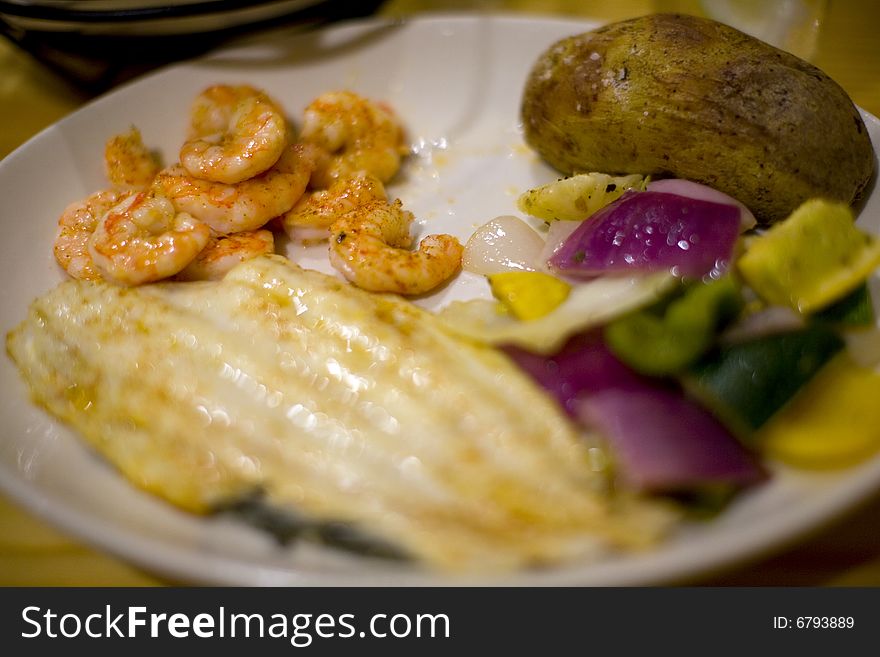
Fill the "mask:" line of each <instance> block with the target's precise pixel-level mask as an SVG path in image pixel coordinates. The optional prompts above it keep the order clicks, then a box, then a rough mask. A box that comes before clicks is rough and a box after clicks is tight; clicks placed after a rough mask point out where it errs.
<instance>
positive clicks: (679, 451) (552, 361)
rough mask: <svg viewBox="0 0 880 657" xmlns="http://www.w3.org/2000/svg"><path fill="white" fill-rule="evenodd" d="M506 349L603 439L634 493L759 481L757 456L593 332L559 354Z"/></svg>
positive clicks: (675, 389) (693, 404)
mask: <svg viewBox="0 0 880 657" xmlns="http://www.w3.org/2000/svg"><path fill="white" fill-rule="evenodd" d="M505 351H506V352H507V354H508V355H509V356H510V357H511V358H512V359H513V360H514V361H515V362H516V363H517V364H518V365H519V366H520V367H521V368H522V369H523V370H524V371H525V372H527V373H528V374H529V375H531V376H532V377H533V378H534V379H535V381H536V382H537V383H538V384H539V385H541V386H542V387H543V388H544V389H545V390H547V392H548V393H550V394H551V395H553V396H554V397H555V398H556V399H557V400H558V401H559V403H560V404H562V406H563V408H565V410H566V411H567V412H568V413H569V414H570V415H572V416H573V417H574V418H575V419H576V420H578V421H580V422H581V423H582V424H584V425H585V426H588V427H590V428H594V429H597V430H598V431H599V432H600V433H601V434H602V435H603V437H604V438H605V439H606V440H607V441H608V443H609V445H610V447H611V450H612V452H613V454H614V457H615V462H616V463H617V467H618V470H619V473H620V476H621V477H622V478H623V479H624V480H625V481H626V482H627V484H628V485H631V486H633V487H634V488H636V489H637V490H642V491H646V492H672V491H680V490H686V489H689V488H693V487H694V486H699V485H702V484H710V483H726V484H733V485H745V484H750V483H753V482H756V481H759V480H761V479H763V478H764V472H763V470H762V469H761V467H760V465H759V464H758V462H757V461H756V459H755V458H754V457H753V456H752V455H751V453H749V452H748V451H747V450H746V449H745V448H744V447H743V446H742V445H741V443H740V442H739V441H737V440H736V438H734V437H733V436H732V435H731V434H730V433H729V432H728V431H727V429H726V428H725V427H724V426H723V425H722V424H721V423H720V422H718V421H717V420H716V419H715V418H714V417H713V416H712V415H711V414H710V413H709V412H708V411H706V410H704V409H703V408H702V407H700V406H699V405H697V404H696V402H694V401H692V400H690V399H688V398H686V397H685V396H684V394H683V393H682V392H681V391H680V390H679V389H678V388H673V387H669V386H667V385H665V383H663V382H660V381H658V380H656V379H649V378H647V377H643V376H641V375H639V374H637V373H635V372H633V371H632V370H630V369H629V368H628V367H626V366H625V365H624V364H623V363H621V362H620V361H619V360H617V358H616V357H615V356H614V355H613V354H612V353H611V352H610V351H609V350H608V348H607V347H606V346H605V344H604V342H603V341H602V336H601V332H600V331H598V330H596V331H591V332H589V333H585V334H582V335H579V336H577V337H575V338H572V339H571V340H570V341H569V342H568V343H567V344H566V345H565V347H563V348H562V349H561V350H560V351H559V352H558V353H557V354H555V355H553V356H546V357H545V356H538V355H535V354H532V353H529V352H527V351H524V350H522V349H518V348H514V347H507V348H505Z"/></svg>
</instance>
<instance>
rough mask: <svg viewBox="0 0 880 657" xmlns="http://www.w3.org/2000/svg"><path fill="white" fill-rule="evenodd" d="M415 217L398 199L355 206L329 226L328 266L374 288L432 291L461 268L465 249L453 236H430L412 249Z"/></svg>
mask: <svg viewBox="0 0 880 657" xmlns="http://www.w3.org/2000/svg"><path fill="white" fill-rule="evenodd" d="M412 221H413V215H412V213H411V212H408V211H407V210H404V209H403V206H402V204H401V202H400V199H397V200H395V201H394V203H391V204H389V203H387V202H385V201H371V202H369V203H366V204H364V205H360V206H358V207H356V208H355V209H354V210H352V211H351V212H348V213H346V214H344V215H343V216H342V217H340V218H339V219H337V220H336V221H334V222H333V225H332V226H331V227H330V249H329V251H330V264H332V265H333V266H334V267H335V268H336V269H337V271H339V272H340V273H341V274H342V275H343V276H345V278H346V279H348V280H349V281H351V282H352V283H354V284H355V285H357V286H358V287H359V288H362V289H364V290H369V291H371V292H394V293H397V294H404V295H415V294H424V293H425V292H429V291H430V290H433V289H434V288H436V287H438V286H439V285H441V284H442V283H443V282H445V281H446V280H448V279H449V278H450V277H451V276H452V275H453V274H454V273H455V272H456V271H457V270H458V268H459V266H460V265H461V256H462V251H463V248H462V246H461V244H460V243H459V241H458V240H457V239H456V238H455V237H453V236H452V235H428V236H427V237H425V238H424V239H423V240H422V241H421V243H420V244H419V248H418V249H417V250H415V251H410V250H409V248H408V247H409V246H410V245H411V244H412V237H411V236H410V232H409V229H410V224H411V223H412Z"/></svg>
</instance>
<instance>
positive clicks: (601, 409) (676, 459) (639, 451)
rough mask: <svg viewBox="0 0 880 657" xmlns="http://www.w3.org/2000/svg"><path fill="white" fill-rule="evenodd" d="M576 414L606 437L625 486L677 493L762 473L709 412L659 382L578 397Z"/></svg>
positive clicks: (743, 481)
mask: <svg viewBox="0 0 880 657" xmlns="http://www.w3.org/2000/svg"><path fill="white" fill-rule="evenodd" d="M573 405H574V408H575V411H576V414H577V417H578V419H580V420H581V421H582V422H583V423H584V424H585V425H587V426H591V427H594V428H596V429H597V430H599V431H600V432H601V434H602V435H603V436H604V437H605V439H606V440H607V441H608V443H609V445H610V447H611V450H612V452H613V454H614V457H615V462H616V463H617V467H618V472H619V474H620V477H621V479H622V480H623V481H625V482H626V484H627V485H629V486H631V487H633V488H635V489H636V490H640V491H645V492H654V493H660V492H676V491H682V490H689V489H693V488H696V487H699V486H701V485H707V484H718V483H723V484H731V485H734V486H744V485H748V484H752V483H756V482H758V481H761V480H762V479H764V478H765V474H764V471H763V470H762V468H761V467H760V465H759V464H758V462H757V461H756V459H755V458H754V457H753V456H752V454H751V453H749V452H748V451H746V449H745V448H744V447H743V446H742V445H741V444H740V443H739V442H738V441H737V440H736V439H735V438H734V437H733V436H731V435H730V433H729V432H728V431H727V429H725V428H724V427H723V426H722V425H721V424H720V423H719V422H718V420H716V419H715V418H714V417H713V416H712V415H711V414H710V413H709V412H707V411H706V410H704V409H703V408H702V407H700V406H698V405H697V404H696V403H694V402H693V401H691V400H690V399H687V398H686V397H684V396H683V395H682V394H681V393H680V392H679V391H677V390H674V389H666V388H661V387H657V386H646V387H645V388H643V389H642V390H637V391H636V390H620V389H615V388H609V389H608V390H605V391H602V392H599V393H596V394H591V395H587V396H584V397H581V398H580V399H578V400H576V401H575V402H574V403H573Z"/></svg>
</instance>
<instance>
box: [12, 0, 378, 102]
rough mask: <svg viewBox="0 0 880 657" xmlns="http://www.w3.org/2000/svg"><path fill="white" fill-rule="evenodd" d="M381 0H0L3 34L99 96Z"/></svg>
mask: <svg viewBox="0 0 880 657" xmlns="http://www.w3.org/2000/svg"><path fill="white" fill-rule="evenodd" d="M382 2H383V0H360V1H359V2H344V1H333V0H266V1H263V2H260V1H259V0H256V1H254V0H179V1H178V2H173V3H170V2H160V1H159V0H2V1H0V34H2V36H5V37H6V38H8V39H9V40H10V41H12V42H14V43H15V44H16V45H18V46H19V47H20V48H21V49H23V50H26V51H27V52H28V53H30V54H31V55H32V56H33V57H34V58H36V59H37V60H39V61H40V62H42V63H43V64H45V65H46V66H48V67H49V68H51V69H53V70H54V71H56V72H57V73H59V74H60V75H61V76H62V77H64V78H65V79H66V80H68V81H69V82H71V83H73V84H74V85H76V86H77V87H78V88H80V89H82V90H84V91H85V92H87V93H89V94H98V93H101V92H103V91H106V90H107V89H109V88H111V87H113V86H115V85H117V84H119V83H121V82H125V81H127V80H129V79H131V78H133V77H136V76H137V75H140V74H142V73H145V72H147V71H150V70H152V69H154V68H157V67H159V66H162V65H164V64H168V63H170V62H174V61H180V60H182V59H188V58H192V57H196V56H198V55H200V54H203V53H205V52H207V51H209V50H211V49H213V48H216V47H218V46H220V45H222V44H223V43H224V42H227V41H229V40H230V39H232V38H235V37H238V36H241V35H244V34H249V33H252V32H257V31H262V30H267V29H273V28H277V27H280V26H288V25H292V26H298V27H302V28H303V29H307V28H311V27H316V26H320V25H324V24H327V23H330V22H333V21H337V20H342V19H348V18H357V17H363V16H368V15H370V14H372V13H373V12H374V11H375V10H376V9H377V8H378V6H379V5H381V4H382Z"/></svg>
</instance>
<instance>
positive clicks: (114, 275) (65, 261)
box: [54, 84, 462, 295]
mask: <svg viewBox="0 0 880 657" xmlns="http://www.w3.org/2000/svg"><path fill="white" fill-rule="evenodd" d="M405 153H406V148H405V146H404V133H403V129H402V127H401V125H400V122H399V120H398V118H397V116H396V115H395V113H394V112H393V110H391V108H390V107H388V106H387V105H384V104H382V103H378V102H375V101H372V100H369V99H367V98H364V97H362V96H359V95H358V94H355V93H354V92H351V91H333V92H328V93H325V94H322V95H321V96H319V97H317V98H316V99H314V100H313V101H312V102H311V103H309V104H308V106H307V107H306V109H305V113H304V116H303V122H302V129H301V130H300V131H299V133H298V134H297V131H296V130H295V128H294V126H293V124H292V123H291V122H290V121H288V120H287V118H286V116H285V113H284V111H283V109H282V108H281V106H280V105H279V104H278V103H277V102H276V101H275V100H274V99H272V98H270V97H269V96H268V95H267V94H266V93H265V92H263V91H261V90H259V89H256V88H254V87H251V86H248V85H238V86H232V85H222V84H218V85H213V86H211V87H208V88H207V89H205V90H204V91H202V92H201V93H200V94H199V95H198V96H197V97H196V100H195V102H194V103H193V105H192V109H191V113H190V117H189V128H188V133H187V135H186V139H185V141H184V143H183V145H182V146H181V148H180V152H179V159H178V161H177V162H176V163H174V164H172V165H171V166H168V167H165V168H162V167H161V165H160V163H159V161H158V159H157V158H156V157H155V155H154V154H153V153H152V152H151V151H150V150H149V149H148V148H147V147H146V146H145V145H144V142H143V139H142V137H141V134H140V132H139V131H138V129H137V128H135V127H132V128H131V129H130V130H129V132H127V133H125V134H122V135H117V136H114V137H112V138H111V139H109V140H108V141H107V143H106V145H105V149H104V163H105V171H106V174H107V179H108V181H109V183H110V188H109V189H105V190H101V191H99V192H96V193H94V194H92V195H91V196H89V197H88V198H86V199H84V200H82V201H79V202H76V203H73V204H71V205H70V206H68V207H67V208H66V209H65V210H64V212H63V213H62V215H61V218H60V219H59V221H58V234H57V237H56V240H55V248H54V253H55V257H56V259H57V260H58V263H59V264H60V265H61V266H62V267H63V268H64V269H65V271H66V272H67V273H68V274H69V275H70V276H72V277H74V278H79V279H84V280H106V281H110V282H112V283H116V284H119V285H142V284H146V283H152V282H155V281H160V280H165V279H174V280H182V281H194V280H212V279H219V278H222V277H223V276H224V275H225V274H226V273H227V272H228V271H229V270H230V269H231V268H232V267H234V266H235V265H236V264H238V263H240V262H242V261H244V260H247V259H249V258H253V257H257V256H259V255H262V254H266V253H272V252H274V250H275V234H274V233H273V230H274V231H279V230H283V231H284V232H285V233H286V234H287V235H288V236H289V237H290V238H291V239H293V240H297V241H304V242H314V241H316V240H327V245H328V255H329V260H330V263H331V264H332V265H333V267H334V268H335V269H337V270H338V271H339V272H340V273H341V274H342V275H343V276H344V277H345V278H346V279H347V280H349V281H350V282H351V283H353V284H354V285H357V286H358V287H361V288H363V289H366V290H369V291H372V292H392V293H397V294H403V295H419V294H424V293H426V292H429V291H431V290H433V289H435V288H437V287H438V286H440V285H442V284H443V283H445V282H446V281H447V280H448V279H449V278H451V277H452V276H453V275H454V274H455V272H456V271H457V270H458V269H459V267H460V263H461V256H462V246H461V244H460V243H459V242H458V240H457V239H456V238H454V237H452V236H450V235H429V236H427V237H426V238H424V239H423V240H422V242H421V244H420V245H419V247H418V248H417V249H415V250H412V249H411V248H410V247H411V245H412V237H411V235H410V227H411V224H412V222H413V219H414V218H413V215H412V213H410V212H409V211H407V210H405V209H403V204H402V202H401V201H400V199H393V200H391V199H389V198H388V196H387V193H386V190H385V184H386V183H387V182H388V181H390V180H391V179H392V178H393V177H394V176H395V175H396V174H397V172H398V170H399V169H400V166H401V160H402V157H403V156H404V155H405Z"/></svg>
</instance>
